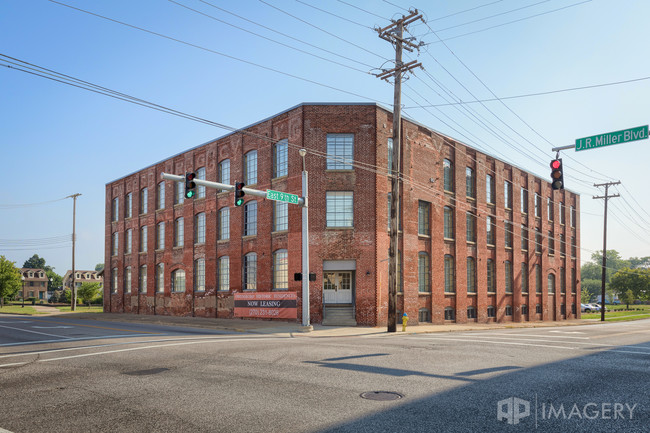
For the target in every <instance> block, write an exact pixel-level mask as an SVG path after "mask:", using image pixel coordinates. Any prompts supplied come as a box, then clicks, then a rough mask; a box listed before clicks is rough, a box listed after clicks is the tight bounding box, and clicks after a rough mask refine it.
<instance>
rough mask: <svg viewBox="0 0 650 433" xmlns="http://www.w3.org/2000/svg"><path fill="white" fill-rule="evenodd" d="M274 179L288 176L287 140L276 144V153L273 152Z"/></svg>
mask: <svg viewBox="0 0 650 433" xmlns="http://www.w3.org/2000/svg"><path fill="white" fill-rule="evenodd" d="M273 156H274V158H273V177H282V176H286V175H287V139H286V138H285V139H284V140H280V141H278V142H277V143H275V152H273Z"/></svg>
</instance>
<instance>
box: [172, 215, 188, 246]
mask: <svg viewBox="0 0 650 433" xmlns="http://www.w3.org/2000/svg"><path fill="white" fill-rule="evenodd" d="M184 242H185V219H184V218H183V217H180V218H176V220H175V221H174V246H175V247H182V246H183V243H184Z"/></svg>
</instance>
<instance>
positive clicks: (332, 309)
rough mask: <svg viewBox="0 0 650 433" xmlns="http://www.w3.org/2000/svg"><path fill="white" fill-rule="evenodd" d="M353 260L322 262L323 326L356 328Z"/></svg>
mask: <svg viewBox="0 0 650 433" xmlns="http://www.w3.org/2000/svg"><path fill="white" fill-rule="evenodd" d="M355 272H356V262H355V261H354V260H336V261H334V260H332V261H324V262H323V325H333V326H356V324H357V321H356V313H355V307H354V291H355V290H354V277H355Z"/></svg>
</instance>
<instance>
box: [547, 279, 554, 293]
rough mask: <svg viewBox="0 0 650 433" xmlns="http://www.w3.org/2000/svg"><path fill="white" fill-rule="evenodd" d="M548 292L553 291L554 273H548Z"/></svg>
mask: <svg viewBox="0 0 650 433" xmlns="http://www.w3.org/2000/svg"><path fill="white" fill-rule="evenodd" d="M548 293H549V294H554V293H555V275H553V274H548Z"/></svg>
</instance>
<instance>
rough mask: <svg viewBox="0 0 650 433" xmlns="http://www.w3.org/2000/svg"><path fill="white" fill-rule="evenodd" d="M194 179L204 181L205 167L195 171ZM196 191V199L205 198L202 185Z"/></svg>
mask: <svg viewBox="0 0 650 433" xmlns="http://www.w3.org/2000/svg"><path fill="white" fill-rule="evenodd" d="M196 178H197V179H200V180H205V167H201V168H199V169H198V170H196ZM196 190H197V192H196V198H205V187H204V186H203V185H199V186H198V187H197V188H196Z"/></svg>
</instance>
